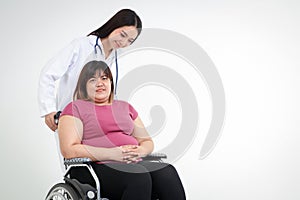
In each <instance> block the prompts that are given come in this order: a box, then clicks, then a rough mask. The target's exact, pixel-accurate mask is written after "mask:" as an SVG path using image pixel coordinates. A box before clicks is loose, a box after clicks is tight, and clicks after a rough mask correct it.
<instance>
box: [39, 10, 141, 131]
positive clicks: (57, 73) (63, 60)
mask: <svg viewBox="0 0 300 200" xmlns="http://www.w3.org/2000/svg"><path fill="white" fill-rule="evenodd" d="M141 30H142V22H141V20H140V18H139V16H138V15H137V14H136V13H135V12H134V11H132V10H130V9H122V10H120V11H118V12H117V13H116V14H115V15H114V16H113V17H112V18H110V19H109V20H108V21H107V22H106V23H105V24H103V25H102V26H101V27H100V28H98V29H96V30H94V31H93V32H91V33H89V34H88V35H87V36H85V37H81V38H77V39H75V40H73V41H72V42H71V43H70V44H69V45H68V46H66V47H65V48H64V49H62V50H61V51H60V52H59V53H58V54H57V55H56V56H55V57H53V58H52V59H51V60H50V61H49V62H48V63H47V64H46V66H45V67H44V68H43V70H42V72H41V74H40V80H39V85H38V102H39V108H40V115H41V117H45V123H46V125H47V126H48V127H49V128H50V129H51V130H52V131H55V130H56V129H57V125H56V123H55V121H54V115H55V114H56V113H57V111H60V110H62V109H63V108H64V107H65V106H66V105H67V104H68V103H69V102H71V101H72V95H73V93H74V90H75V86H76V83H77V80H78V76H79V73H80V71H81V69H82V68H83V66H84V64H85V63H86V62H87V59H88V58H89V57H90V56H91V54H92V53H95V54H96V55H97V57H98V58H97V59H98V60H102V61H104V62H106V63H107V64H108V66H110V67H112V66H113V63H115V66H116V73H118V69H117V68H118V64H117V49H120V48H124V47H127V46H129V45H131V44H132V43H133V42H134V41H135V40H136V39H137V37H138V36H139V35H140V33H141ZM116 76H118V74H116ZM57 80H59V87H58V91H57V94H55V82H56V81H57ZM116 83H117V77H116ZM115 86H117V85H116V84H115ZM115 89H116V88H115Z"/></svg>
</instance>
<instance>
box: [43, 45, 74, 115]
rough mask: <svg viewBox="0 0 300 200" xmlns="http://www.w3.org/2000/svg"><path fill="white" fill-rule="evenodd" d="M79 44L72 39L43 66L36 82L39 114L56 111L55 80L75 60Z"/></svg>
mask: <svg viewBox="0 0 300 200" xmlns="http://www.w3.org/2000/svg"><path fill="white" fill-rule="evenodd" d="M78 49H79V45H78V41H77V40H74V41H73V42H71V43H70V44H69V45H68V46H66V47H65V48H64V49H62V50H61V51H60V52H59V53H58V54H57V55H56V56H54V57H53V58H52V59H51V60H49V61H48V63H47V64H46V65H45V66H44V68H43V69H42V71H41V73H40V78H39V83H38V104H39V111H40V116H41V117H43V116H45V115H46V114H49V113H51V112H56V111H57V102H56V91H55V82H56V81H57V80H58V79H60V78H61V77H62V76H63V75H64V74H65V73H66V72H67V71H68V69H69V68H70V67H71V66H72V64H73V63H74V62H76V59H77V55H78V51H79V50H78Z"/></svg>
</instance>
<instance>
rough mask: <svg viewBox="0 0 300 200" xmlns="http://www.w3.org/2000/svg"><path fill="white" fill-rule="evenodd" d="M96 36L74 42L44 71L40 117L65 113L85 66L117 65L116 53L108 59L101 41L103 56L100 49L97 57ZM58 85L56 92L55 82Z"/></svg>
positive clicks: (41, 86)
mask: <svg viewBox="0 0 300 200" xmlns="http://www.w3.org/2000/svg"><path fill="white" fill-rule="evenodd" d="M96 39H97V37H96V36H94V35H91V36H87V37H81V38H78V39H75V40H73V41H72V42H71V43H70V44H69V45H68V46H66V47H65V48H64V49H62V50H61V51H60V52H59V53H58V54H57V55H56V56H54V57H53V58H52V59H51V60H50V61H49V62H48V63H47V64H46V66H45V67H44V68H43V70H42V72H41V74H40V79H39V85H38V103H39V108H40V115H41V117H42V116H45V115H46V114H49V113H51V112H56V111H59V110H62V109H63V108H64V107H65V106H66V105H67V104H68V103H69V102H71V101H72V99H73V93H74V90H75V87H76V84H77V80H78V76H79V74H80V72H81V69H82V68H83V66H84V64H85V63H87V62H88V61H90V60H92V59H97V60H102V61H105V62H106V63H107V64H108V66H110V67H111V66H112V65H113V63H114V62H115V52H114V51H113V52H111V54H110V56H109V57H108V58H107V59H105V56H104V50H103V46H102V43H101V40H100V39H99V41H98V43H99V46H100V47H101V49H102V52H103V53H102V54H101V52H100V50H99V48H97V52H98V53H97V58H96V57H95V53H94V46H95V43H96ZM57 80H59V85H58V87H57V92H56V81H57Z"/></svg>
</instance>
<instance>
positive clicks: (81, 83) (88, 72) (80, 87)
mask: <svg viewBox="0 0 300 200" xmlns="http://www.w3.org/2000/svg"><path fill="white" fill-rule="evenodd" d="M102 72H103V73H104V74H105V75H106V76H107V77H108V78H109V79H110V81H111V88H110V89H111V92H110V95H109V100H108V101H109V103H111V102H112V100H113V98H114V81H113V76H112V73H111V71H110V69H109V67H108V66H107V64H106V63H105V62H103V61H95V60H94V61H90V62H88V63H86V64H85V65H84V67H83V68H82V70H81V72H80V75H79V78H78V81H77V85H76V88H75V91H74V95H73V99H74V100H76V99H82V100H89V96H88V93H87V89H86V84H87V82H88V80H90V79H91V78H92V77H95V76H97V75H100V74H101V73H102Z"/></svg>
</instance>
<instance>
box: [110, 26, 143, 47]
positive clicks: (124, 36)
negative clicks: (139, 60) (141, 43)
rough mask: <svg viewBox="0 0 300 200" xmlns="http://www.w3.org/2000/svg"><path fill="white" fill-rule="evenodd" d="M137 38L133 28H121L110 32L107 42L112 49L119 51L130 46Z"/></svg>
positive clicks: (135, 29) (136, 32)
mask: <svg viewBox="0 0 300 200" xmlns="http://www.w3.org/2000/svg"><path fill="white" fill-rule="evenodd" d="M137 36H138V31H137V28H136V27H135V26H122V27H120V28H117V29H115V30H114V31H113V32H111V33H110V34H109V36H108V40H109V42H110V44H111V46H112V48H113V49H119V48H124V47H127V46H129V45H131V44H132V42H133V41H134V40H135V39H136V37H137Z"/></svg>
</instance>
